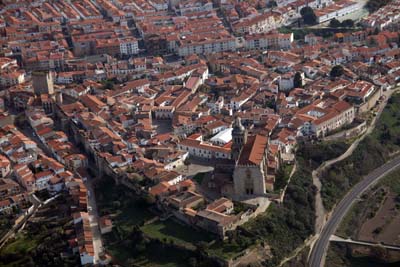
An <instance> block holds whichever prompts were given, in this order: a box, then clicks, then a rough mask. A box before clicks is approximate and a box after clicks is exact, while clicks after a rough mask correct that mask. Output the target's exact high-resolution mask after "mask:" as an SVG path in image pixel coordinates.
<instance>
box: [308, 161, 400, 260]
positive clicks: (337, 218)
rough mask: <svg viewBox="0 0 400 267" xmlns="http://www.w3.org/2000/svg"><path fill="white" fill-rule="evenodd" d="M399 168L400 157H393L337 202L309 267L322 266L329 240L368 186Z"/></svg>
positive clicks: (315, 246)
mask: <svg viewBox="0 0 400 267" xmlns="http://www.w3.org/2000/svg"><path fill="white" fill-rule="evenodd" d="M398 167H400V156H397V157H395V158H394V159H393V160H391V161H389V162H388V163H386V164H384V165H382V166H381V167H379V168H377V169H375V170H373V171H372V172H371V173H369V174H368V175H367V176H365V177H364V178H363V180H362V181H361V182H359V183H358V184H356V185H355V186H354V187H353V188H352V189H351V191H350V192H348V193H347V195H346V196H345V197H344V198H343V199H342V200H341V201H340V202H339V204H338V205H337V207H336V208H335V210H334V211H333V213H332V215H331V217H330V218H329V220H328V222H327V223H326V224H325V227H324V228H323V229H322V231H321V233H320V235H319V237H318V239H317V241H316V242H315V244H314V246H313V247H312V251H311V256H310V260H309V263H310V265H309V266H310V267H321V266H324V260H325V253H326V251H327V248H328V246H329V239H330V237H331V235H333V234H334V233H335V231H336V229H337V227H338V226H339V224H340V222H341V221H342V219H343V217H344V216H345V215H346V213H347V212H348V211H349V209H350V208H351V206H352V204H353V203H354V202H355V201H356V200H357V198H358V197H359V196H360V195H361V194H362V193H363V192H364V191H365V190H367V189H368V188H369V187H370V186H372V185H373V184H375V183H376V182H377V181H378V180H379V179H381V178H382V177H384V176H386V175H387V174H388V173H390V172H391V171H393V170H395V169H396V168H398Z"/></svg>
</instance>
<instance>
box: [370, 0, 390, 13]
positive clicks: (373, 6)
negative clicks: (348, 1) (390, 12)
mask: <svg viewBox="0 0 400 267" xmlns="http://www.w3.org/2000/svg"><path fill="white" fill-rule="evenodd" d="M390 1H391V0H368V2H367V4H366V5H365V8H366V9H367V10H368V11H369V12H370V13H372V12H375V11H377V10H378V9H380V8H381V7H383V6H385V5H387V4H388V3H389V2H390Z"/></svg>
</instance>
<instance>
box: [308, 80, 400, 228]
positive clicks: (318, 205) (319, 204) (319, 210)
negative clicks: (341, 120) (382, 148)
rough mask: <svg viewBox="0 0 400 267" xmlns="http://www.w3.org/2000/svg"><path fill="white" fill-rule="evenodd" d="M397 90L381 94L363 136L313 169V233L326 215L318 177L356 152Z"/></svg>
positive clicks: (324, 219) (320, 225)
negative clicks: (375, 110) (314, 190)
mask: <svg viewBox="0 0 400 267" xmlns="http://www.w3.org/2000/svg"><path fill="white" fill-rule="evenodd" d="M398 89H399V88H397V89H395V90H390V91H385V92H383V95H384V96H385V100H384V101H382V103H381V104H380V105H379V109H378V113H377V115H376V116H375V117H374V118H373V120H372V122H371V124H370V125H369V126H368V128H367V130H366V131H365V132H364V134H362V135H361V136H360V137H359V138H358V139H357V140H355V141H354V142H353V143H352V144H351V145H350V147H349V148H348V149H347V150H346V151H345V152H344V153H343V154H342V155H340V156H339V157H337V158H334V159H331V160H328V161H325V162H323V163H322V164H321V165H320V166H319V167H318V168H317V169H315V170H314V171H313V172H312V177H313V184H314V185H315V187H316V188H317V193H316V196H315V233H316V234H319V233H320V232H321V230H322V227H323V226H324V224H325V222H326V220H327V217H328V216H327V213H326V211H325V208H324V204H323V201H322V197H321V188H322V184H321V180H320V176H321V173H323V171H324V170H326V169H327V168H329V167H330V166H332V165H333V164H335V163H337V162H339V161H342V160H344V159H346V158H348V157H349V156H351V155H352V154H353V152H354V150H356V148H357V147H358V145H359V144H360V142H361V141H362V140H364V138H365V137H366V136H367V135H369V134H371V133H372V131H373V130H374V128H375V126H376V123H377V121H378V118H379V117H380V115H381V114H382V111H383V110H384V108H385V106H386V104H387V101H388V100H389V98H390V96H391V95H392V94H393V93H394V92H395V91H397V90H398Z"/></svg>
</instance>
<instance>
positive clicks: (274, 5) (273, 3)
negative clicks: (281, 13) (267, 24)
mask: <svg viewBox="0 0 400 267" xmlns="http://www.w3.org/2000/svg"><path fill="white" fill-rule="evenodd" d="M277 6H278V4H277V3H276V1H275V0H271V1H268V3H267V7H269V8H273V7H277Z"/></svg>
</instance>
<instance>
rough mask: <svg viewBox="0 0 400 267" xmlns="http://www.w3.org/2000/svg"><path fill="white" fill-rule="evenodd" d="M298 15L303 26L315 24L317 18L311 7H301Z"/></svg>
mask: <svg viewBox="0 0 400 267" xmlns="http://www.w3.org/2000/svg"><path fill="white" fill-rule="evenodd" d="M300 14H301V17H302V18H303V21H304V23H305V24H308V25H315V24H317V16H316V15H315V13H314V10H313V9H312V8H311V7H309V6H306V7H303V8H302V9H301V10H300Z"/></svg>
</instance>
